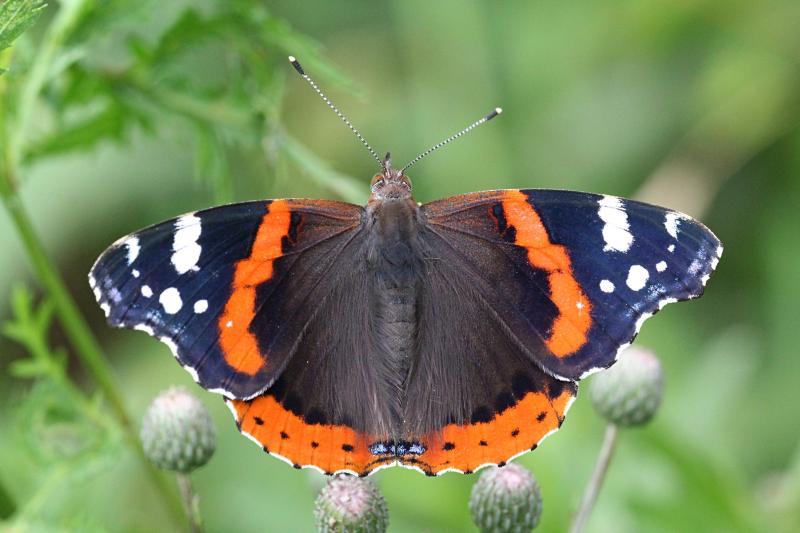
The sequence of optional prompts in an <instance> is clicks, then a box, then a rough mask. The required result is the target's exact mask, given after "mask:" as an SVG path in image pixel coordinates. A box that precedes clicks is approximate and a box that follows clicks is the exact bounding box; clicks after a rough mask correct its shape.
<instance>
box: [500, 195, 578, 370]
mask: <svg viewBox="0 0 800 533" xmlns="http://www.w3.org/2000/svg"><path fill="white" fill-rule="evenodd" d="M502 203H503V211H504V213H505V216H506V221H507V222H508V224H509V225H512V226H514V228H515V230H516V238H515V241H514V242H515V244H517V245H518V246H522V247H524V248H526V249H527V250H528V262H530V264H531V265H533V266H534V267H536V268H541V269H542V270H545V271H546V272H547V273H548V281H549V283H550V298H551V300H552V301H553V303H554V304H555V305H556V307H557V308H558V312H559V315H558V317H556V320H555V322H554V323H553V326H552V328H551V330H550V335H549V336H548V338H547V339H546V340H545V342H546V344H547V347H548V348H549V349H550V351H551V352H553V354H554V355H555V356H557V357H565V356H567V355H570V354H571V353H573V352H575V351H576V350H578V349H579V348H580V347H581V346H583V345H584V344H585V343H586V341H587V337H586V335H587V333H588V331H589V328H591V326H592V318H591V315H590V311H591V304H590V303H589V299H588V298H587V297H586V295H585V294H584V293H583V291H582V290H581V287H580V285H579V284H578V282H577V281H576V280H575V276H574V275H573V273H572V265H571V263H570V259H569V255H568V254H567V250H566V249H565V248H564V247H563V246H561V245H558V244H553V243H552V242H550V237H549V235H548V234H547V229H546V228H545V227H544V224H542V220H541V218H539V215H538V213H536V210H535V209H534V208H533V206H531V204H530V203H528V198H527V196H526V195H525V194H524V193H522V192H521V191H506V192H505V196H504V198H503V200H502Z"/></svg>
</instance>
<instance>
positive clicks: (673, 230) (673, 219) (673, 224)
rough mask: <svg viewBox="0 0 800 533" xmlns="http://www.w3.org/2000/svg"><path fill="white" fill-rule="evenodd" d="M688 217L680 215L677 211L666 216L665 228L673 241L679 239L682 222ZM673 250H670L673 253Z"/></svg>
mask: <svg viewBox="0 0 800 533" xmlns="http://www.w3.org/2000/svg"><path fill="white" fill-rule="evenodd" d="M686 218H687V217H686V215H684V214H683V213H678V212H676V211H670V212H668V213H667V214H666V216H664V227H665V228H666V229H667V233H669V234H670V235H671V236H672V238H673V239H677V238H678V225H679V223H680V221H681V220H685V219H686ZM671 251H672V250H670V252H671Z"/></svg>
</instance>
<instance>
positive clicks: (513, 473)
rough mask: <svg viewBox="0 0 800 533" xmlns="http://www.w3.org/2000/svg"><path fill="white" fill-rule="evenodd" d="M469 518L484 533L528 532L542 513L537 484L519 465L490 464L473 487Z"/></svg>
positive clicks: (540, 496)
mask: <svg viewBox="0 0 800 533" xmlns="http://www.w3.org/2000/svg"><path fill="white" fill-rule="evenodd" d="M469 508H470V512H471V513H472V521H473V522H475V525H476V526H478V529H480V530H481V531H483V532H492V533H512V532H513V533H517V532H519V533H522V532H523V531H525V532H527V531H531V530H532V529H533V528H535V527H536V525H537V524H538V523H539V518H540V517H541V515H542V494H541V491H540V490H539V484H538V483H537V482H536V479H535V478H534V477H533V474H531V473H530V472H528V471H527V470H526V469H524V468H523V467H521V466H519V465H518V464H514V463H510V464H508V465H506V466H504V467H502V468H497V467H492V468H491V469H490V470H488V471H487V472H486V473H484V474H483V475H482V476H481V477H480V478H479V479H478V481H477V482H476V483H475V484H474V485H473V486H472V496H471V497H470V500H469Z"/></svg>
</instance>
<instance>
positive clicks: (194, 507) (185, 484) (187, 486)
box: [177, 472, 203, 533]
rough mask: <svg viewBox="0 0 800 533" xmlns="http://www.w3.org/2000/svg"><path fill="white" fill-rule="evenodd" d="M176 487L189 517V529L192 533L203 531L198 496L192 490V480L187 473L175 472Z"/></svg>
mask: <svg viewBox="0 0 800 533" xmlns="http://www.w3.org/2000/svg"><path fill="white" fill-rule="evenodd" d="M177 477H178V488H179V489H180V491H181V498H182V499H183V506H184V508H185V509H186V516H188V517H189V530H190V531H191V532H192V533H201V532H202V531H203V519H202V518H201V517H200V498H199V497H198V496H197V494H196V493H195V492H194V487H192V480H191V479H189V476H188V475H187V474H183V473H181V472H178V473H177Z"/></svg>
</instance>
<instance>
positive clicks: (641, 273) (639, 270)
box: [625, 265, 650, 291]
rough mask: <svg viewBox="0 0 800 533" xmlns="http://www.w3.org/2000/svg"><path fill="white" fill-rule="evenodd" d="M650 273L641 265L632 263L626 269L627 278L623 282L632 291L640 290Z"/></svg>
mask: <svg viewBox="0 0 800 533" xmlns="http://www.w3.org/2000/svg"><path fill="white" fill-rule="evenodd" d="M649 277H650V273H649V272H648V271H647V269H646V268H644V267H643V266H642V265H633V266H631V268H630V270H628V279H627V280H625V283H626V284H627V285H628V287H629V288H630V289H631V290H632V291H640V290H642V289H643V288H644V286H645V285H646V284H647V280H648V278H649Z"/></svg>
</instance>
